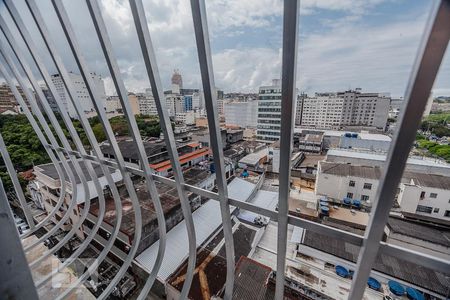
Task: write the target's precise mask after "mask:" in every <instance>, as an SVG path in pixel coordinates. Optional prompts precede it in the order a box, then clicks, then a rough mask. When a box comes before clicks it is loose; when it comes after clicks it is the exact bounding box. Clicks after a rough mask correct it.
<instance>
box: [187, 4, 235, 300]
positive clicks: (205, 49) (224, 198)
mask: <svg viewBox="0 0 450 300" xmlns="http://www.w3.org/2000/svg"><path fill="white" fill-rule="evenodd" d="M191 10H192V20H193V22H194V31H195V41H196V43H197V54H198V61H199V64H200V73H201V77H202V85H203V92H204V95H205V104H206V112H207V118H208V127H209V135H210V141H211V146H212V151H213V158H214V165H215V169H216V180H217V189H218V192H219V196H220V213H221V216H222V223H223V233H224V237H225V250H226V251H225V253H226V258H227V278H226V283H225V295H224V299H231V298H232V295H233V285H234V265H235V258H234V240H233V231H232V230H233V229H232V225H231V215H230V206H229V203H228V186H227V179H226V176H225V167H224V155H223V146H222V139H221V137H220V136H221V135H220V127H219V120H218V118H217V115H218V112H217V106H216V103H217V99H216V98H217V97H216V96H217V95H216V87H215V83H214V73H213V66H212V57H211V47H210V45H209V36H208V35H209V33H208V21H207V18H206V7H205V2H204V0H191Z"/></svg>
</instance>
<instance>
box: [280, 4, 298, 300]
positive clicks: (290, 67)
mask: <svg viewBox="0 0 450 300" xmlns="http://www.w3.org/2000/svg"><path fill="white" fill-rule="evenodd" d="M299 9H300V1H299V0H285V1H284V13H283V56H282V66H281V67H282V70H281V132H280V173H279V182H280V184H279V195H278V239H277V277H276V288H275V299H283V298H284V277H285V275H284V273H285V267H286V243H287V229H288V227H287V226H288V198H289V191H290V178H291V153H292V132H293V127H294V126H293V125H294V116H295V109H294V108H295V102H296V100H297V92H296V79H297V78H296V73H297V44H298V42H297V41H298V19H299Z"/></svg>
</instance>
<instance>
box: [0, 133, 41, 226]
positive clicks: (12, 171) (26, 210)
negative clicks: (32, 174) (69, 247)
mask: <svg viewBox="0 0 450 300" xmlns="http://www.w3.org/2000/svg"><path fill="white" fill-rule="evenodd" d="M0 152H1V154H2V157H3V161H4V162H5V165H6V169H7V170H8V173H9V177H10V178H11V180H12V183H13V185H14V190H15V191H16V194H17V198H19V202H20V206H22V209H23V212H24V214H25V218H26V219H27V223H28V226H30V228H31V229H33V228H34V227H35V225H34V220H33V216H32V215H31V211H30V207H29V206H28V204H27V199H25V195H24V194H23V190H22V186H21V185H20V182H19V179H18V178H17V173H16V170H15V169H14V166H13V164H12V161H11V157H10V156H9V153H8V150H7V149H6V145H5V141H4V140H3V136H2V135H1V134H0Z"/></svg>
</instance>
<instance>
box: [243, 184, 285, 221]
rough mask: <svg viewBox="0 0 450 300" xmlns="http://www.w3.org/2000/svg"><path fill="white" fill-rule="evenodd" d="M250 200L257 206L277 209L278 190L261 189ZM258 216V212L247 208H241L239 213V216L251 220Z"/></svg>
mask: <svg viewBox="0 0 450 300" xmlns="http://www.w3.org/2000/svg"><path fill="white" fill-rule="evenodd" d="M250 202H251V203H253V204H254V205H256V206H259V207H263V208H267V209H270V210H273V211H275V208H276V207H277V203H278V192H271V191H263V190H259V191H258V192H257V193H256V195H255V197H254V198H253V199H252V200H251V201H250ZM257 216H258V214H256V213H254V212H251V211H246V210H241V211H240V213H239V218H241V219H243V220H246V221H249V222H253V221H254V220H255V217H257Z"/></svg>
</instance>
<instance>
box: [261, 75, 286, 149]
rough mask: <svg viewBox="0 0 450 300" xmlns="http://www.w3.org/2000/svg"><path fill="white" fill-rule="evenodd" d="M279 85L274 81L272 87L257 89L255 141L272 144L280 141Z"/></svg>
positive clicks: (276, 80) (278, 81) (278, 82)
mask: <svg viewBox="0 0 450 300" xmlns="http://www.w3.org/2000/svg"><path fill="white" fill-rule="evenodd" d="M280 126H281V84H280V80H278V79H274V80H273V81H272V85H269V86H262V87H260V88H259V96H258V121H257V130H256V140H258V141H261V142H267V143H268V142H274V141H278V140H279V139H280Z"/></svg>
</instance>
